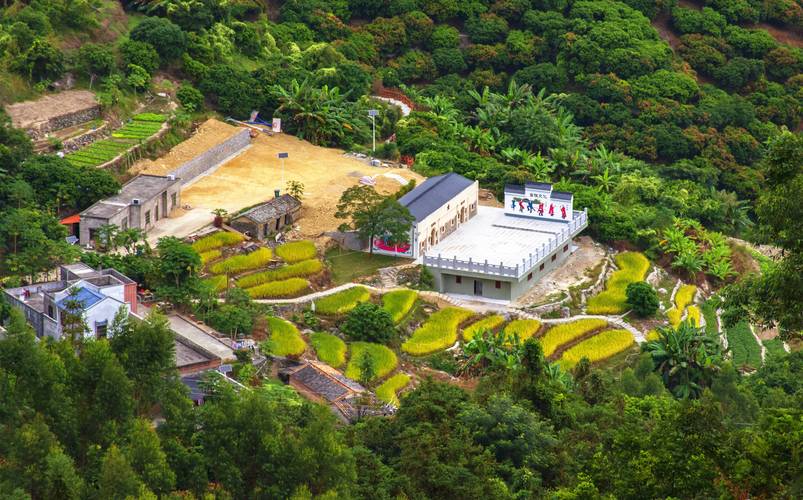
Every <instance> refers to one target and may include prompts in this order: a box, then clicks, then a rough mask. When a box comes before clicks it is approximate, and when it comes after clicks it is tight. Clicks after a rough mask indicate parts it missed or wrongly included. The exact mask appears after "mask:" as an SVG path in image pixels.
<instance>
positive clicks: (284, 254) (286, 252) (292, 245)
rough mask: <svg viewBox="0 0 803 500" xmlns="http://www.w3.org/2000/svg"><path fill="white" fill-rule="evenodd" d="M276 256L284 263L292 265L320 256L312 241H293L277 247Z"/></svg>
mask: <svg viewBox="0 0 803 500" xmlns="http://www.w3.org/2000/svg"><path fill="white" fill-rule="evenodd" d="M276 255H277V256H278V257H280V258H281V259H282V260H283V261H285V262H288V263H290V264H292V263H293V262H301V261H302V260H309V259H314V258H315V257H316V256H317V255H318V251H317V250H316V249H315V245H314V244H313V243H312V242H311V241H291V242H289V243H285V244H284V245H279V246H278V247H276Z"/></svg>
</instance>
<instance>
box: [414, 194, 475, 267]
mask: <svg viewBox="0 0 803 500" xmlns="http://www.w3.org/2000/svg"><path fill="white" fill-rule="evenodd" d="M478 203H479V183H478V182H477V181H474V183H473V184H471V185H470V186H468V187H467V188H466V189H464V190H463V191H461V192H460V193H459V194H458V195H457V196H455V197H454V198H452V199H451V200H449V201H448V202H447V203H446V204H444V205H442V206H441V207H440V208H439V209H437V210H435V211H434V212H432V213H431V214H429V215H428V216H427V217H426V218H425V219H424V220H422V221H420V222H419V223H418V225H417V226H416V232H417V240H418V241H417V247H416V257H419V256H420V255H421V254H422V253H426V249H428V248H430V247H432V246H434V245H437V244H438V242H439V241H440V240H441V239H442V238H445V237H447V235H448V234H449V233H450V232H452V231H454V230H455V229H457V228H458V227H459V226H460V225H461V224H462V223H461V222H460V212H461V209H463V208H465V218H464V220H463V222H466V221H468V218H469V217H470V216H471V215H470V214H471V212H472V211H473V212H475V213H476V210H477V205H478ZM433 229H434V230H435V237H434V238H432V230H433ZM430 239H432V241H431V242H430ZM422 243H423V252H422Z"/></svg>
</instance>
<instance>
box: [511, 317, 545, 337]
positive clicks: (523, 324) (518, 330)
mask: <svg viewBox="0 0 803 500" xmlns="http://www.w3.org/2000/svg"><path fill="white" fill-rule="evenodd" d="M540 328H541V322H540V321H538V320H536V319H516V320H513V321H511V322H510V323H508V324H507V325H505V329H504V332H505V335H506V336H508V337H512V336H514V335H518V337H519V341H521V342H524V341H525V340H527V339H528V338H530V337H532V336H533V335H535V334H536V333H537V332H538V330H539V329H540Z"/></svg>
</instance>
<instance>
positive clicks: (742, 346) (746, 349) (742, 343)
mask: <svg viewBox="0 0 803 500" xmlns="http://www.w3.org/2000/svg"><path fill="white" fill-rule="evenodd" d="M726 334H727V336H728V349H729V350H730V352H731V359H733V364H734V365H735V366H736V367H737V368H754V369H758V368H760V367H761V347H760V346H759V345H758V342H757V341H756V338H755V337H753V333H752V332H751V331H750V325H748V324H747V322H746V321H742V322H740V323H737V324H736V325H734V326H733V327H731V328H728V329H727V331H726Z"/></svg>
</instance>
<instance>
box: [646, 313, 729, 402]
mask: <svg viewBox="0 0 803 500" xmlns="http://www.w3.org/2000/svg"><path fill="white" fill-rule="evenodd" d="M658 335H659V336H658V339H657V340H653V341H651V342H649V343H647V346H646V347H645V350H646V351H647V352H648V353H650V356H651V357H652V361H653V363H654V365H655V369H656V370H657V371H658V372H659V373H660V374H661V377H662V378H663V380H664V385H666V387H667V388H668V389H669V390H670V391H672V393H673V394H674V395H675V396H676V397H678V398H684V399H685V398H696V397H698V396H699V395H700V394H701V393H702V392H703V389H705V387H707V386H708V385H709V384H710V383H711V377H712V374H713V372H715V371H717V370H718V369H719V363H720V362H721V361H722V347H721V346H720V344H719V341H718V340H717V339H716V338H715V337H711V336H708V335H706V334H705V333H704V330H703V329H702V328H697V327H695V326H694V325H692V324H691V322H689V321H684V322H683V323H681V324H680V325H679V326H678V327H677V328H676V329H674V328H670V327H664V328H659V329H658Z"/></svg>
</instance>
